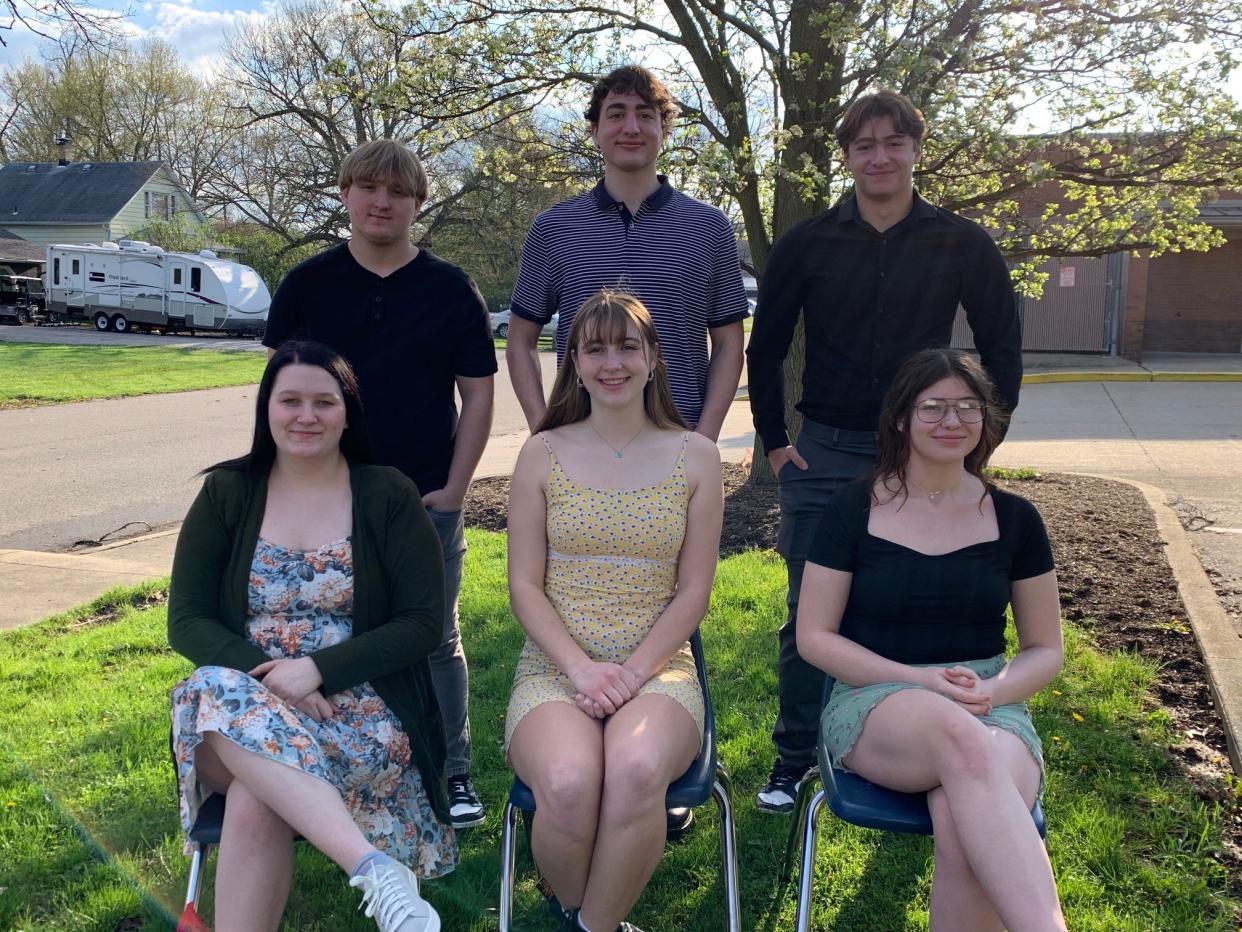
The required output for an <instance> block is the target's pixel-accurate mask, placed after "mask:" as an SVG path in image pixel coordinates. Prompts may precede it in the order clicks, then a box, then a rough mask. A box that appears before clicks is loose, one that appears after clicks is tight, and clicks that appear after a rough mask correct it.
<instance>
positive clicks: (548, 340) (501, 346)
mask: <svg viewBox="0 0 1242 932" xmlns="http://www.w3.org/2000/svg"><path fill="white" fill-rule="evenodd" d="M492 345H493V346H495V347H496V352H497V353H503V352H504V351H505V349H506V348H507V347H508V346H509V341H508V339H507V338H505V337H498V336H495V335H494V334H493V335H492ZM539 351H540V352H541V353H553V352H555V351H556V338H555V337H553V336H552V335H551V334H544V333H541V334H539Z"/></svg>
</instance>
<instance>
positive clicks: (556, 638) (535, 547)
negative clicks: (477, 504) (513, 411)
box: [509, 437, 634, 714]
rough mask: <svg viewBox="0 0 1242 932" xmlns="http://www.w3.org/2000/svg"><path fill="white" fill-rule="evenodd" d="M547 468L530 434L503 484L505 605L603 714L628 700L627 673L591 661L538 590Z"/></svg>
mask: <svg viewBox="0 0 1242 932" xmlns="http://www.w3.org/2000/svg"><path fill="white" fill-rule="evenodd" d="M550 472H551V468H550V463H549V460H548V451H547V449H546V448H545V447H544V444H543V440H542V439H540V438H539V437H531V438H530V439H529V440H527V441H526V445H525V446H523V447H522V451H521V452H520V453H519V454H518V460H517V464H516V466H515V467H514V470H513V479H512V481H511V482H510V485H509V604H510V606H511V607H512V609H513V614H514V616H515V617H516V618H517V620H518V624H520V625H521V626H522V630H523V631H525V632H526V634H527V636H529V637H530V639H531V640H532V641H534V642H535V644H536V645H538V647H539V648H540V649H541V650H542V651H543V652H544V653H545V654H547V655H548V658H549V659H550V660H551V661H552V662H553V663H554V664H556V666H557V667H558V668H559V669H560V670H561V672H562V673H564V674H565V675H566V676H568V677H569V679H570V682H572V683H573V686H574V689H576V690H578V692H580V693H582V694H583V695H585V696H588V697H589V698H591V699H592V700H593V701H595V702H597V703H598V704H599V705H600V706H601V708H602V709H603V710H604V712H606V713H607V714H611V713H613V712H615V711H616V710H617V709H618V708H620V707H621V706H622V705H623V704H624V703H625V702H627V701H628V700H629V699H630V698H632V696H633V694H634V690H633V689H632V688H631V683H630V681H631V679H632V677H631V676H630V675H629V674H627V673H625V671H623V670H622V668H621V667H620V666H619V665H617V664H608V663H597V662H595V661H593V660H592V659H591V658H590V657H589V656H588V655H587V653H586V652H585V651H584V650H583V649H582V648H581V647H579V646H578V642H577V641H575V640H574V639H573V636H572V635H571V634H570V633H569V630H568V629H567V628H566V627H565V622H564V621H562V620H561V616H560V615H559V614H558V613H557V611H556V607H555V606H553V604H552V603H551V601H550V600H549V599H548V596H547V593H546V592H545V591H544V588H543V582H544V573H545V570H546V564H547V551H548V535H547V499H546V498H545V497H544V488H545V487H546V485H547V481H548V475H549V474H550Z"/></svg>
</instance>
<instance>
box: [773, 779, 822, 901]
mask: <svg viewBox="0 0 1242 932" xmlns="http://www.w3.org/2000/svg"><path fill="white" fill-rule="evenodd" d="M818 779H819V768H818V767H811V768H810V769H809V770H808V771H807V772H806V773H805V774H804V775H803V777H802V781H801V782H800V783H799V784H798V795H797V797H796V799H795V800H794V809H793V813H792V814H793V824H792V825H791V826H789V841H788V842H786V843H785V863H784V866H783V867H782V868H781V883H782V884H786V883H789V878H790V877H792V876H793V865H794V855H795V854H796V853H797V850H798V841H799V840H800V839H801V838H802V830H803V829H804V828H805V827H806V810H807V807H808V806H809V805H810V803H811V797H812V796H813V795H815V790H814V787H815V783H816V781H817V780H818Z"/></svg>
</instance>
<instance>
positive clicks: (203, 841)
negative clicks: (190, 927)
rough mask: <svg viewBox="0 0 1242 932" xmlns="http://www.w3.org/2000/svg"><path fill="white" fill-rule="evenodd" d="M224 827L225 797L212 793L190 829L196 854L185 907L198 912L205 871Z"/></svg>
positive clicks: (192, 862)
mask: <svg viewBox="0 0 1242 932" xmlns="http://www.w3.org/2000/svg"><path fill="white" fill-rule="evenodd" d="M223 827H224V797H223V796H222V795H220V794H219V793H212V794H211V795H210V796H208V797H207V798H206V799H205V800H203V804H202V805H201V806H199V807H198V818H196V819H195V820H194V825H193V826H192V827H191V828H190V841H191V843H193V845H194V852H193V854H191V855H190V879H189V880H188V881H187V882H186V885H185V905H186V906H193V907H194V910H195V911H196V912H197V911H198V899H199V894H200V893H201V891H202V878H203V871H204V869H205V868H206V864H207V857H208V855H210V854H211V849H212V846H213V845H218V844H220V830H221V829H222V828H223Z"/></svg>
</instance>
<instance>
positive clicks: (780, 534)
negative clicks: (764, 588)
mask: <svg viewBox="0 0 1242 932" xmlns="http://www.w3.org/2000/svg"><path fill="white" fill-rule="evenodd" d="M875 443H876V441H875V433H874V431H863V430H838V429H837V428H835V427H829V426H827V425H825V424H818V423H816V422H815V421H811V420H804V421H803V422H802V432H801V433H800V434H799V435H798V442H797V444H795V446H796V447H797V449H798V453H799V454H800V455H801V456H802V458H803V459H804V460H806V462H807V466H808V468H807V469H806V470H805V471H804V470H801V469H799V468H798V467H797V466H795V465H793V463H787V464H785V465H784V466H782V467H781V469H780V472H779V473H778V474H777V477H776V478H777V480H778V483H779V489H780V492H779V495H780V504H781V522H780V527H779V529H778V530H777V534H776V550H777V552H778V553H779V554H780V555H781V556H782V557H784V558H785V570H786V573H787V575H788V579H789V592H788V594H787V595H786V597H785V604H786V606H787V608H788V614H787V616H786V618H785V623H784V624H783V625H782V626H781V630H780V633H779V634H778V636H777V637H778V642H779V645H780V655H779V668H778V673H777V677H778V678H777V684H778V685H777V698H778V701H779V711H778V713H777V718H776V725H775V727H774V728H773V729H772V743H773V744H775V745H776V751H777V755H778V756H779V758H780V762H781V763H782V764H788V765H790V766H798V767H803V766H809V765H810V764H813V763H814V762H815V742H816V738H817V735H818V731H819V714H820V699H821V698H822V693H823V690H824V674H823V671H822V670H820V669H819V668H817V667H813V666H811V664H809V663H807V662H806V661H805V660H803V659H802V657H801V656H800V655H799V654H798V634H797V630H798V629H797V620H798V592H799V590H800V589H801V588H802V570H803V567H805V566H806V555H807V552H808V551H809V550H810V549H811V541H812V540H814V538H815V531H816V529H817V528H818V527H819V519H820V516H821V515H822V514H823V511H824V507H825V506H826V505H827V504H828V499H830V498H831V497H832V494H833V493H834V492H836V490H837V489H838V488H840V487H841V486H843V485H845V484H846V483H848V482H850V481H852V480H854V479H857V478H858V477H860V476H862V475H864V474H865V473H866V472H867V471H868V470H869V469H871V467H872V465H873V464H874V463H875V455H876V445H875Z"/></svg>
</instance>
